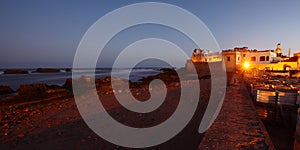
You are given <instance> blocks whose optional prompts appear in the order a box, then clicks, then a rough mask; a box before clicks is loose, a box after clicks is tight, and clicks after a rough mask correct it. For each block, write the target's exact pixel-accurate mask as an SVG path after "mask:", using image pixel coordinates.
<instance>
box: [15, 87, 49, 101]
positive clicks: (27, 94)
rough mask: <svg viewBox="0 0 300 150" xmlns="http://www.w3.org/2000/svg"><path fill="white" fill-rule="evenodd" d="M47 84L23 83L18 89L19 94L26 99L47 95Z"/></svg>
mask: <svg viewBox="0 0 300 150" xmlns="http://www.w3.org/2000/svg"><path fill="white" fill-rule="evenodd" d="M46 91H47V86H46V84H29V85H28V84H22V85H21V86H20V88H19V89H18V95H19V96H20V97H21V98H25V99H29V98H30V99H40V98H44V97H45V95H46Z"/></svg>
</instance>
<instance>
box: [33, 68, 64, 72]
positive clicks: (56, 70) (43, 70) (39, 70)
mask: <svg viewBox="0 0 300 150" xmlns="http://www.w3.org/2000/svg"><path fill="white" fill-rule="evenodd" d="M36 72H40V73H55V72H60V70H59V69H53V68H38V69H36Z"/></svg>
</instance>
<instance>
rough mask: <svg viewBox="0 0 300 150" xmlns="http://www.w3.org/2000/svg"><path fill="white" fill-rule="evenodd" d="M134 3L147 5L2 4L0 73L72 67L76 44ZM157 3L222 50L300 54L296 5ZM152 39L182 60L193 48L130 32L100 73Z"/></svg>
mask: <svg viewBox="0 0 300 150" xmlns="http://www.w3.org/2000/svg"><path fill="white" fill-rule="evenodd" d="M138 2H146V1H135V0H126V1H124V0H101V1H100V0H99V1H84V0H69V1H68V0H51V1H50V0H49V1H46V0H45V1H41V0H26V1H21V0H1V1H0V20H1V21H0V68H24V67H25V68H32V67H71V66H72V64H73V59H74V55H75V52H76V49H77V47H78V45H79V42H80V41H81V39H82V38H83V36H84V34H85V33H86V31H87V30H88V29H89V28H90V27H91V26H92V25H93V24H94V23H95V22H96V21H97V20H98V19H99V18H101V17H102V16H104V15H105V14H107V13H109V12H111V11H113V10H115V9H117V8H120V7H122V6H126V5H129V4H133V3H138ZM156 2H163V3H169V4H172V5H176V6H179V7H182V8H183V9H186V10H188V11H189V12H191V13H193V14H194V15H196V16H197V17H198V18H199V19H201V20H202V21H203V22H204V23H205V25H206V26H207V27H208V28H209V30H210V31H211V33H212V34H213V36H214V37H215V39H216V41H217V42H218V44H219V46H220V49H221V50H222V49H230V48H234V47H237V46H248V47H249V48H250V49H258V50H260V49H275V48H276V45H277V43H279V42H280V43H281V47H282V49H283V53H284V54H287V51H288V49H289V48H291V50H292V53H296V52H300V42H299V39H300V19H299V16H300V1H298V0H295V1H277V0H276V1H275V0H274V1H261V0H253V1H241V0H226V1H221V0H219V1H217V0H210V1H204V0H203V1H199V0H195V1H179V0H178V1H175V0H172V1H171V0H170V1H168V0H161V1H156ZM140 15H143V14H140ZM174 18H175V19H176V16H174ZM116 22H117V21H116ZM195 30H196V29H195ZM153 37H155V38H157V37H158V38H162V39H166V40H168V41H171V42H174V43H177V44H178V45H181V46H182V47H181V48H183V49H184V50H185V52H186V54H187V55H191V53H192V51H193V49H194V48H197V47H195V45H194V44H193V43H191V42H190V40H189V39H188V38H186V37H185V36H184V35H182V34H181V33H179V32H177V31H175V30H173V29H170V28H167V27H164V26H158V25H147V24H146V25H140V26H134V27H131V28H128V29H126V30H124V31H122V32H121V33H120V34H118V35H116V36H115V37H114V38H113V39H112V40H111V41H110V42H109V43H108V44H107V46H106V47H105V50H104V51H103V54H101V56H100V57H99V59H100V60H101V63H100V65H99V67H102V66H110V65H111V64H112V63H113V60H114V59H115V58H116V57H117V55H118V54H119V53H120V52H121V50H122V49H124V48H125V47H126V46H128V45H129V44H130V43H133V42H135V41H136V40H139V39H143V38H153ZM200 48H202V47H200ZM204 49H205V47H204ZM219 51H220V50H219ZM98 61H99V60H98ZM99 62H100V61H99Z"/></svg>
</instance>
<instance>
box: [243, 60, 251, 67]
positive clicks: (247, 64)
mask: <svg viewBox="0 0 300 150" xmlns="http://www.w3.org/2000/svg"><path fill="white" fill-rule="evenodd" d="M243 67H244V68H245V69H248V68H249V67H250V63H249V62H247V61H246V62H244V65H243Z"/></svg>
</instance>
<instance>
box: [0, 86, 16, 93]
mask: <svg viewBox="0 0 300 150" xmlns="http://www.w3.org/2000/svg"><path fill="white" fill-rule="evenodd" d="M14 92H15V91H14V90H13V89H11V87H9V86H6V85H0V95H6V94H11V93H14Z"/></svg>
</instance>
